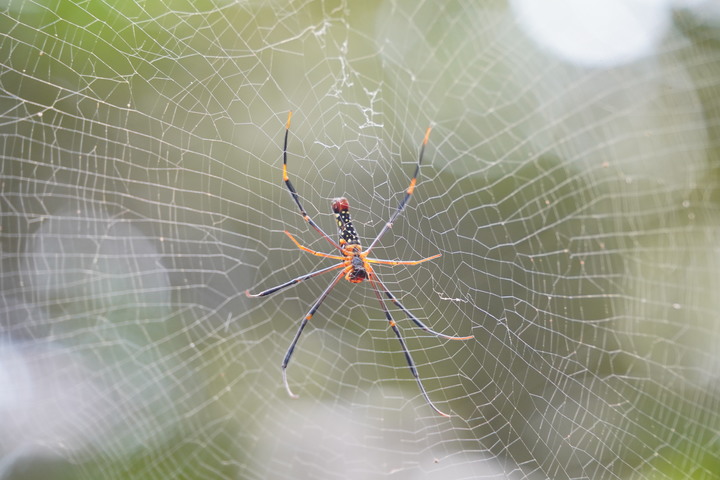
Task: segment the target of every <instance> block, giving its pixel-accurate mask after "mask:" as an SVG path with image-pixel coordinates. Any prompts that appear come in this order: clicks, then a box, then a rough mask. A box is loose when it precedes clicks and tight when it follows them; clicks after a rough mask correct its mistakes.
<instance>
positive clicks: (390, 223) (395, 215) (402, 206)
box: [365, 127, 432, 253]
mask: <svg viewBox="0 0 720 480" xmlns="http://www.w3.org/2000/svg"><path fill="white" fill-rule="evenodd" d="M431 130H432V127H428V129H427V130H426V131H425V138H424V139H423V142H422V146H421V147H420V155H419V158H418V163H417V166H416V167H415V173H413V176H412V178H411V179H410V186H409V187H408V188H407V190H405V198H403V199H402V201H401V202H400V204H399V205H398V206H397V209H396V210H395V213H393V214H392V216H391V217H390V220H389V221H388V222H387V223H386V224H385V226H384V227H383V228H382V230H380V233H378V235H377V237H375V240H373V241H372V243H371V244H370V246H369V247H368V249H367V250H365V253H369V252H370V250H372V248H373V247H374V246H375V245H376V244H377V243H378V242H379V241H380V239H381V238H382V236H383V235H385V232H387V231H388V230H389V229H390V228H392V226H393V223H395V220H396V219H397V218H398V216H399V215H400V214H401V213H402V211H403V210H404V209H405V205H407V202H408V200H410V196H412V194H413V192H414V191H415V183H416V182H417V177H418V174H419V173H420V164H421V163H422V160H423V154H424V153H425V145H427V143H428V139H429V138H430V131H431Z"/></svg>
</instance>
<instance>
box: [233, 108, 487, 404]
mask: <svg viewBox="0 0 720 480" xmlns="http://www.w3.org/2000/svg"><path fill="white" fill-rule="evenodd" d="M291 118H292V112H289V113H288V118H287V123H286V124H285V142H284V145H283V181H284V182H285V185H286V186H287V189H288V190H289V191H290V195H291V196H292V198H293V200H294V201H295V203H296V204H297V206H298V208H299V209H300V214H301V215H302V217H303V219H304V220H305V221H306V222H307V223H308V224H309V225H310V226H311V227H312V228H314V229H315V231H317V232H318V233H319V234H320V236H321V237H322V238H324V239H325V240H327V241H328V243H329V244H330V245H332V246H333V247H335V248H336V249H337V250H338V252H339V253H338V254H335V255H333V254H327V253H322V252H317V251H315V250H311V249H309V248H307V247H305V246H303V245H301V244H300V242H298V241H297V240H296V239H295V237H293V236H292V235H291V234H290V232H288V231H287V230H286V231H285V234H286V235H287V236H288V237H290V240H292V241H293V243H294V244H295V245H296V246H297V247H298V248H299V249H300V250H303V251H305V252H308V253H311V254H313V255H317V256H318V257H324V258H330V259H333V260H339V261H340V263H337V264H335V265H331V266H329V267H324V268H321V269H319V270H316V271H314V272H311V273H306V274H305V275H301V276H299V277H297V278H294V279H292V280H289V281H287V282H285V283H283V284H281V285H278V286H276V287H273V288H269V289H267V290H264V291H262V292H260V293H256V294H251V293H250V291H249V290H246V291H245V295H247V296H248V297H254V298H257V297H264V296H266V295H271V294H273V293H275V292H278V291H280V290H282V289H284V288H286V287H290V286H293V285H296V284H298V283H300V282H302V281H304V280H307V279H310V278H313V277H317V276H318V275H322V274H324V273H328V272H332V271H334V270H340V272H339V273H338V274H337V275H335V278H334V279H333V280H332V282H330V285H328V287H327V288H326V289H325V291H323V293H322V294H321V295H320V297H318V299H317V300H315V303H314V304H313V305H312V307H311V308H310V311H308V313H307V314H306V315H305V317H304V318H303V319H302V322H301V323H300V328H298V330H297V333H296V334H295V338H293V341H292V343H291V344H290V347H289V348H288V350H287V353H286V354H285V358H284V359H283V362H282V376H283V383H284V384H285V389H286V390H287V392H288V395H290V397H291V398H298V396H297V395H295V394H294V393H293V392H292V390H290V385H289V383H288V379H287V366H288V363H289V362H290V357H292V354H293V352H294V351H295V347H296V346H297V343H298V340H299V339H300V335H302V332H303V330H304V329H305V325H307V323H308V322H309V321H310V319H311V318H312V317H313V315H315V313H316V312H317V311H318V309H319V308H320V305H321V304H322V303H323V301H324V300H325V299H326V298H327V296H328V295H329V294H330V291H331V290H332V289H333V287H335V285H337V284H338V283H339V282H340V280H342V279H343V278H345V279H346V280H348V281H349V282H352V283H361V282H362V281H364V280H367V281H368V282H370V285H371V287H372V289H373V291H374V292H375V296H376V297H377V299H378V302H380V307H381V308H382V310H383V312H384V313H385V317H386V318H387V320H388V322H389V323H390V328H392V330H393V332H395V335H396V336H397V339H398V341H399V342H400V346H401V347H402V350H403V353H404V354H405V360H407V363H408V366H409V367H410V371H411V372H412V374H413V376H414V377H415V380H416V381H417V384H418V386H419V387H420V392H422V395H423V397H425V400H426V401H427V403H428V404H429V405H430V406H431V407H432V408H433V410H435V411H436V412H437V413H439V414H440V415H442V416H445V417H449V415H448V414H446V413H443V412H442V411H440V409H438V408H437V407H436V406H435V405H434V404H433V402H432V401H431V400H430V397H429V396H428V394H427V392H426V391H425V387H424V386H423V384H422V381H421V380H420V375H419V374H418V371H417V368H416V366H415V362H414V361H413V359H412V356H411V355H410V350H408V347H407V345H406V344H405V340H404V339H403V336H402V334H401V333H400V329H399V328H398V326H397V324H396V323H395V320H393V317H392V315H391V314H390V310H388V308H387V305H386V304H385V300H384V299H383V295H382V294H383V293H384V294H385V296H387V298H388V299H390V301H391V302H392V303H393V304H395V306H397V307H398V308H399V309H400V310H402V312H403V313H405V314H406V315H407V316H408V317H409V318H410V320H412V321H413V322H414V323H415V325H417V326H418V327H420V328H421V329H422V330H424V331H426V332H428V333H431V334H433V335H436V336H438V337H442V338H446V339H450V340H469V339H471V338H474V335H469V336H467V337H454V336H450V335H445V334H443V333H439V332H435V331H433V330H431V329H430V328H429V327H428V326H427V325H425V324H424V323H423V322H421V321H420V320H419V319H418V318H417V317H416V316H415V315H413V314H412V312H410V310H408V309H407V308H405V307H404V306H403V304H402V303H400V301H399V300H398V299H397V297H396V296H395V295H393V294H392V293H391V292H390V290H388V288H387V287H386V286H385V284H384V283H383V282H382V280H380V277H378V275H377V273H375V270H374V268H373V265H393V266H394V265H417V264H419V263H423V262H427V261H428V260H433V259H435V258H438V257H439V256H440V254H437V255H433V256H431V257H427V258H423V259H421V260H380V259H377V258H370V257H369V254H370V251H371V250H372V249H373V247H375V245H377V244H378V242H379V241H380V239H381V238H382V236H383V235H384V234H385V232H387V231H388V230H389V229H390V228H391V227H392V226H393V223H394V222H395V220H397V218H398V217H399V216H400V214H401V213H402V211H403V210H404V209H405V205H407V203H408V200H409V199H410V196H411V195H412V194H413V191H414V190H415V184H416V182H417V176H418V173H419V172H420V164H421V163H422V159H423V153H424V151H425V145H427V142H428V138H429V137H430V130H431V128H432V127H428V129H427V131H426V132H425V138H424V139H423V142H422V146H421V147H420V155H419V158H418V163H417V166H416V167H415V173H414V174H413V176H412V178H411V179H410V186H409V187H408V188H407V190H405V197H404V198H403V200H402V201H401V202H400V204H399V205H398V207H397V209H396V210H395V212H394V213H393V214H392V216H391V217H390V220H389V221H388V222H387V223H386V224H385V225H384V226H383V227H382V229H381V230H380V233H378V235H377V236H376V237H375V239H374V240H373V241H372V242H370V246H369V247H368V248H367V249H366V250H363V249H362V247H361V246H360V239H359V237H358V234H357V232H356V231H355V228H354V227H353V224H352V221H351V219H350V205H349V203H348V200H347V198H345V197H339V198H335V199H333V200H332V202H331V207H332V210H333V213H334V214H335V218H336V220H337V225H338V228H339V235H340V238H339V240H338V241H337V242H336V241H335V240H333V239H332V238H331V237H330V236H329V235H328V234H327V233H325V232H324V231H323V230H322V229H321V228H320V227H319V226H318V225H317V224H316V223H315V222H314V221H313V220H312V219H311V218H310V216H309V215H308V214H307V212H306V211H305V209H304V208H303V206H302V204H301V203H300V196H299V195H298V193H297V191H296V190H295V187H294V186H293V184H292V182H290V178H289V177H288V171H287V145H288V133H289V131H290V119H291ZM381 292H382V293H381Z"/></svg>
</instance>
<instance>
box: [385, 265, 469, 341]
mask: <svg viewBox="0 0 720 480" xmlns="http://www.w3.org/2000/svg"><path fill="white" fill-rule="evenodd" d="M374 277H375V278H374V281H375V282H377V283H378V285H380V288H381V289H382V291H383V292H384V293H385V295H387V297H388V298H389V299H390V301H391V302H393V303H394V304H395V306H397V307H398V308H399V309H400V310H402V311H403V312H404V313H405V315H407V316H408V318H410V320H412V321H413V323H415V325H417V326H418V327H420V328H421V329H423V330H425V331H426V332H428V333H432V334H433V335H435V336H436V337H441V338H447V339H448V340H470V339H471V338H475V335H468V336H467V337H453V336H452V335H446V334H444V333H440V332H436V331H435V330H432V329H431V328H430V327H428V326H427V325H425V324H424V323H423V322H421V321H420V319H419V318H417V317H416V316H415V315H413V314H412V312H411V311H410V310H408V309H407V308H405V306H404V305H403V304H402V303H400V300H398V299H397V297H396V296H395V295H393V294H392V292H391V291H390V290H388V288H387V287H386V286H385V284H384V283H383V282H382V280H380V278H379V277H378V276H377V275H375V276H374Z"/></svg>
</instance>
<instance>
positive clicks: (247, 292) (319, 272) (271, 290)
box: [245, 263, 345, 298]
mask: <svg viewBox="0 0 720 480" xmlns="http://www.w3.org/2000/svg"><path fill="white" fill-rule="evenodd" d="M344 266H345V264H344V263H339V264H337V265H332V266H330V267H326V268H321V269H320V270H316V271H314V272H312V273H306V274H305V275H300V276H299V277H297V278H293V279H292V280H288V281H287V282H285V283H283V284H281V285H278V286H277V287H273V288H268V289H267V290H263V291H262V292H260V293H250V290H245V295H246V296H248V297H251V298H257V297H264V296H267V295H271V294H273V293H275V292H277V291H279V290H282V289H283V288H286V287H291V286H293V285H295V284H296V283H300V282H302V281H303V280H307V279H308V278H313V277H317V276H318V275H322V274H323V273H327V272H331V271H333V270H337V269H338V268H342V267H344Z"/></svg>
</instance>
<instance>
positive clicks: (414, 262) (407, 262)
mask: <svg viewBox="0 0 720 480" xmlns="http://www.w3.org/2000/svg"><path fill="white" fill-rule="evenodd" d="M439 256H440V254H439V253H438V254H437V255H433V256H432V257H427V258H423V259H421V260H381V259H379V258H366V259H365V261H366V262H369V263H379V264H382V265H417V264H418V263H423V262H427V261H428V260H434V259H436V258H438V257H439Z"/></svg>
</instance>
